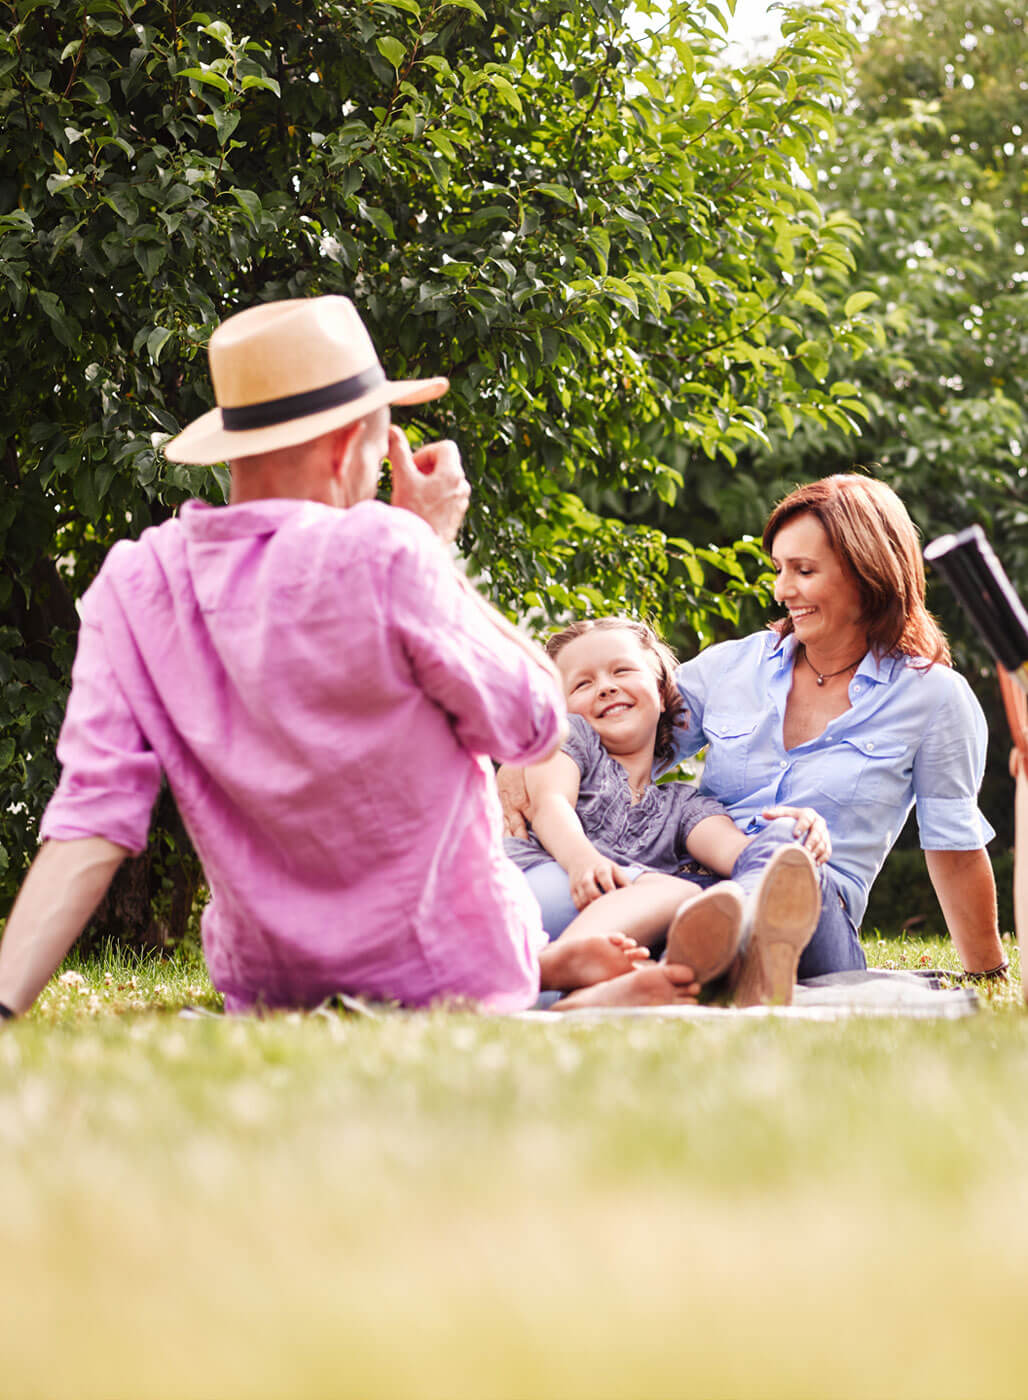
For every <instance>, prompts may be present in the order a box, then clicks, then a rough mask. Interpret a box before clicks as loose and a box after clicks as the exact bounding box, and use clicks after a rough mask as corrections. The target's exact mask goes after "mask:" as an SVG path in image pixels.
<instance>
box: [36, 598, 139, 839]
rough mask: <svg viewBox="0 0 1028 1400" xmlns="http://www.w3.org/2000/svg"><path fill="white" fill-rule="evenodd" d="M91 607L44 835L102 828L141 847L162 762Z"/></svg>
mask: <svg viewBox="0 0 1028 1400" xmlns="http://www.w3.org/2000/svg"><path fill="white" fill-rule="evenodd" d="M84 613H85V615H84V617H83V622H82V626H81V627H80V629H79V637H78V650H77V651H76V654H75V664H74V666H73V667H72V675H71V695H70V696H69V698H68V707H67V710H66V712H65V716H64V723H63V725H62V726H61V734H60V738H59V740H58V743H57V757H58V760H59V761H60V763H61V780H60V783H59V784H58V786H57V791H56V792H55V793H54V795H53V797H52V798H51V799H50V803H49V805H48V806H47V809H46V811H45V813H44V814H43V821H42V824H41V827H40V836H41V838H42V839H43V840H47V839H54V840H58V841H71V840H75V839H77V838H79V837H83V836H102V837H104V838H106V840H108V841H113V842H114V843H115V844H116V845H118V846H124V847H126V848H127V849H128V850H130V851H134V852H136V853H138V852H140V851H142V850H143V849H144V848H145V846H146V842H147V836H148V834H149V830H150V812H151V809H152V807H153V804H154V802H155V800H156V798H157V793H158V791H159V789H160V785H161V765H160V763H159V761H158V759H157V756H156V754H154V752H153V751H152V750H151V749H150V747H149V745H148V744H147V742H146V740H145V739H144V737H143V734H142V732H141V730H140V728H139V725H138V724H137V723H136V720H135V718H134V716H133V714H132V711H131V709H130V707H129V705H128V703H127V701H126V699H125V696H124V694H123V692H122V689H121V687H120V685H119V684H118V679H117V677H116V675H115V673H114V671H113V669H112V667H111V664H110V661H109V659H108V656H107V649H106V647H105V644H104V639H103V634H102V632H101V630H100V628H99V627H98V626H96V625H95V624H94V623H93V622H91V621H89V620H88V607H87V608H86V609H84Z"/></svg>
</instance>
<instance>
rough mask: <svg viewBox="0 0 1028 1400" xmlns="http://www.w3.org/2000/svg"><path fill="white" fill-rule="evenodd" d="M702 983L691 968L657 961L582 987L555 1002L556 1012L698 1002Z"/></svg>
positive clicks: (554, 1008)
mask: <svg viewBox="0 0 1028 1400" xmlns="http://www.w3.org/2000/svg"><path fill="white" fill-rule="evenodd" d="M699 994H700V984H699V983H698V982H697V981H695V980H694V978H693V973H692V968H690V967H683V966H682V965H681V964H680V963H654V964H653V966H652V967H640V968H637V969H636V970H635V971H634V972H626V973H625V974H624V975H623V976H622V977H614V978H612V979H611V980H610V981H607V982H598V983H597V984H596V985H595V986H594V987H582V988H581V989H580V990H579V991H577V992H572V993H571V995H570V996H566V997H562V998H561V1000H560V1001H558V1002H556V1003H555V1004H554V1007H553V1010H554V1011H575V1010H577V1009H578V1008H579V1007H582V1006H667V1005H669V1004H671V1003H675V1004H678V1005H682V1004H690V1003H695V1001H696V998H697V997H698V996H699Z"/></svg>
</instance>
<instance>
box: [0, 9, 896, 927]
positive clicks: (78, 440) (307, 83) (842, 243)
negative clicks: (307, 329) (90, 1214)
mask: <svg viewBox="0 0 1028 1400" xmlns="http://www.w3.org/2000/svg"><path fill="white" fill-rule="evenodd" d="M2 9H3V10H4V11H6V12H7V23H6V26H5V29H4V32H3V33H2V34H0V115H2V131H0V274H2V275H0V320H2V324H3V327H4V332H5V336H6V340H7V357H6V358H7V365H8V379H9V382H8V384H7V386H6V392H5V395H4V399H3V405H2V408H0V443H2V459H3V464H4V478H3V496H2V503H0V531H2V533H3V561H4V562H3V566H2V573H0V608H2V610H3V619H2V622H3V627H2V630H0V678H2V682H3V699H2V702H0V704H2V709H0V724H2V734H3V738H2V740H0V745H2V747H0V811H2V813H3V817H2V818H0V839H2V845H0V851H2V852H3V855H2V856H0V859H2V860H3V861H5V862H9V863H10V868H9V870H8V873H7V883H8V888H10V886H11V885H12V884H13V882H14V881H15V880H16V878H17V876H18V874H19V873H20V870H21V867H22V866H23V863H24V860H25V857H26V855H27V853H28V852H29V849H30V847H31V846H32V845H33V843H34V830H35V822H36V819H37V818H38V815H39V812H40V810H41V807H42V804H43V803H44V801H45V799H46V797H47V795H48V793H49V791H50V789H51V787H52V783H53V778H54V773H53V769H52V760H51V753H52V745H53V739H54V735H55V731H56V727H57V724H58V722H59V718H60V713H61V707H62V700H63V696H64V693H65V688H66V684H67V674H68V664H69V658H70V655H71V651H72V646H73V640H74V638H73V634H74V630H75V611H74V599H75V598H76V597H77V596H78V595H79V594H80V593H81V591H82V590H83V588H84V587H85V586H86V585H87V584H88V583H89V581H90V579H91V578H92V577H93V576H94V574H95V572H96V569H97V568H98V566H99V563H100V561H101V559H102V557H103V555H104V554H105V552H106V550H107V549H108V547H109V546H110V544H111V543H112V542H113V541H114V540H116V539H118V538H121V537H123V536H126V535H129V536H135V535H138V534H139V533H140V531H142V530H143V529H144V528H145V527H146V526H147V525H149V524H151V523H155V522H159V521H160V520H162V519H164V518H165V517H166V516H167V515H168V514H169V513H170V512H171V511H173V510H174V508H175V507H176V505H177V504H178V503H180V502H181V501H182V500H183V499H184V498H185V497H187V496H188V495H191V494H199V495H206V496H210V497H212V498H215V499H220V498H221V493H222V492H223V491H224V487H225V482H226V475H225V471H224V469H223V468H221V469H215V470H214V471H208V470H207V469H194V468H189V467H180V466H172V465H170V464H169V463H167V462H166V461H165V459H164V458H163V457H162V455H161V451H160V447H161V443H162V442H163V441H164V440H166V438H167V435H168V434H170V433H173V432H175V431H176V430H177V429H178V427H179V426H180V425H181V424H182V423H184V422H185V421H187V420H188V419H190V418H191V417H193V416H195V415H196V414H198V413H199V412H201V411H202V410H203V409H205V408H206V407H208V406H209V403H210V397H209V389H208V386H207V382H206V372H205V356H204V349H205V346H206V342H207V339H208V336H209V334H210V331H211V329H212V327H213V325H214V324H215V323H216V322H217V321H218V320H220V319H221V318H223V317H224V316H225V315H227V314H228V313H230V312H231V311H233V310H236V309H239V308H241V307H243V306H245V305H249V304H251V303H253V302H254V301H258V300H263V299H268V298H274V297H286V296H297V295H305V294H313V293H321V292H345V293H347V294H350V295H352V296H353V297H354V298H355V300H356V301H357V302H358V303H359V305H360V306H361V309H362V311H363V313H364V314H365V316H366V318H367V320H368V322H369V324H370V327H371V330H372V333H373V335H374V337H375V340H376V342H377V343H378V345H379V346H380V347H381V348H382V350H383V355H384V358H385V359H386V361H387V364H388V367H389V369H390V371H391V372H392V373H394V374H396V375H417V374H425V373H430V372H436V371H438V370H445V371H446V372H448V373H449V374H450V375H451V377H452V381H453V391H452V393H451V394H450V395H449V396H448V397H447V398H446V399H444V400H442V401H440V402H439V404H438V405H432V406H426V407H425V408H424V409H422V410H420V411H419V413H420V416H419V417H418V418H417V419H416V423H415V432H416V433H417V432H421V433H424V434H426V435H432V436H436V435H440V434H445V435H452V436H454V437H456V438H457V439H458V441H459V442H460V444H461V446H462V449H463V451H464V456H465V460H466V462H467V465H468V470H469V474H470V475H471V477H472V480H473V482H474V485H475V498H474V505H473V509H472V512H471V514H470V516H469V521H468V528H467V530H466V535H465V540H464V543H465V546H466V548H467V550H468V552H469V554H470V555H471V556H472V561H473V565H474V566H475V567H476V568H478V569H479V570H481V571H484V573H485V574H486V575H487V577H488V580H489V586H490V588H491V591H492V593H493V595H494V597H495V598H496V600H497V601H498V602H500V603H501V604H505V605H507V606H508V607H511V608H514V607H517V608H518V609H519V610H524V609H525V608H530V609H536V610H537V611H538V613H539V614H540V615H546V614H555V613H560V612H563V611H566V610H568V609H574V610H576V611H577V610H580V609H582V608H583V607H587V606H590V605H592V606H596V607H616V606H627V607H633V608H636V609H640V610H646V611H648V612H650V613H652V614H655V615H657V616H658V617H659V616H662V615H663V616H669V617H675V618H679V619H684V620H685V621H686V622H687V623H688V624H689V625H690V626H691V628H692V629H693V631H694V633H695V634H697V635H699V636H706V635H709V634H710V630H711V627H712V620H713V619H716V618H717V617H729V618H732V617H734V616H735V615H736V609H737V605H738V600H739V599H740V598H743V597H745V596H747V595H748V594H750V593H752V592H753V591H754V588H755V586H756V585H755V584H754V582H753V575H754V573H755V572H758V571H759V567H760V565H759V562H758V561H757V559H756V558H755V557H751V556H755V551H754V550H753V548H752V546H747V545H745V544H743V545H742V546H741V547H740V548H739V549H738V550H735V549H732V548H729V547H725V548H722V549H720V550H718V551H714V552H711V551H709V550H706V549H704V548H703V547H702V545H703V542H704V538H705V537H701V540H700V546H701V547H698V548H697V547H695V546H694V544H693V543H692V542H691V539H690V535H691V532H690V531H689V530H687V529H682V530H676V531H675V532H674V534H673V535H672V536H671V537H668V536H667V535H666V534H665V533H664V532H662V531H660V530H656V529H653V528H650V527H648V526H645V525H641V524H636V525H632V524H628V523H626V522H625V521H624V520H623V519H622V518H620V515H619V512H618V511H617V510H612V509H611V508H610V507H611V504H612V503H613V504H616V503H617V502H616V500H614V498H611V500H608V493H610V492H611V491H616V493H617V499H618V500H620V499H621V498H623V495H624V493H625V492H628V493H630V495H631V496H632V497H633V498H635V499H638V500H640V501H647V502H648V501H653V500H658V499H659V500H662V501H665V502H672V501H673V500H674V499H675V498H676V496H677V494H678V492H679V491H680V489H681V488H682V487H683V485H684V486H685V487H686V488H687V491H689V492H691V491H692V489H693V488H694V486H695V484H696V482H697V480H701V479H702V477H703V474H704V473H705V472H706V471H707V469H708V468H709V467H710V466H711V464H712V463H713V462H714V461H715V460H721V461H727V462H729V463H732V462H734V461H735V460H736V456H737V453H738V452H739V451H740V450H743V449H745V448H747V447H748V446H749V445H751V444H754V443H760V442H762V441H765V440H766V433H767V426H768V414H769V412H770V411H771V409H772V408H773V407H776V408H777V411H778V414H779V415H780V416H781V417H783V418H788V417H789V416H791V415H795V414H801V415H802V414H812V415H814V417H815V418H816V420H817V421H818V422H820V423H832V424H835V425H837V426H838V427H839V428H840V429H849V428H851V427H852V425H853V423H854V421H855V420H854V418H853V415H854V413H856V412H858V411H859V404H858V403H857V402H856V400H855V399H851V398H850V396H849V395H848V392H844V391H843V390H842V389H840V387H839V386H838V385H832V384H830V383H825V382H824V374H823V373H822V371H823V370H824V368H825V366H826V365H827V364H828V362H829V360H830V358H831V356H832V354H833V353H834V348H835V346H836V345H837V344H838V343H840V341H846V342H848V343H850V344H851V345H855V344H857V343H861V344H863V343H866V342H867V339H868V337H869V336H870V335H871V334H872V333H873V326H872V324H871V323H870V322H869V321H868V320H867V318H866V317H865V316H864V315H863V313H862V311H861V309H860V307H859V306H854V307H852V308H851V311H852V314H850V315H848V316H846V317H845V318H844V319H843V320H841V321H840V322H839V323H838V324H837V325H828V326H825V327H824V328H822V329H821V330H820V331H819V332H818V334H817V335H811V334H809V332H808V329H807V328H806V327H805V326H804V325H803V324H802V322H801V320H800V319H799V317H798V316H797V312H799V311H801V310H802V307H803V305H804V304H805V303H806V304H809V302H810V299H811V297H812V296H813V295H814V291H813V288H814V285H815V279H816V278H817V276H818V275H819V274H824V273H825V272H828V271H834V272H835V273H837V274H838V275H839V276H840V277H841V278H845V277H846V276H848V272H849V269H850V268H851V267H852V264H853V254H852V252H851V244H852V242H853V239H854V237H855V235H856V229H855V225H854V223H853V221H852V219H851V218H850V217H849V215H848V214H847V213H846V211H845V210H843V209H839V210H837V211H836V212H835V213H833V214H832V215H831V216H826V215H825V214H824V212H823V210H822V208H821V207H820V205H819V203H818V200H817V198H816V197H815V194H814V193H813V190H812V186H813V184H814V183H815V172H816V165H817V162H818V159H819V152H820V150H821V149H822V147H823V146H824V144H825V142H826V141H827V140H828V139H829V138H830V136H831V133H832V120H833V111H834V109H835V108H836V107H837V106H838V103H839V100H840V97H841V94H842V91H843V81H844V72H845V66H846V61H847V59H848V56H849V54H850V52H851V50H852V47H853V42H852V40H851V38H850V37H849V35H848V34H847V32H846V30H845V28H844V27H843V25H842V23H841V20H840V16H841V9H842V6H841V0H824V3H822V4H820V5H815V6H812V7H810V8H804V9H802V10H797V11H796V12H795V13H794V14H793V15H792V18H791V20H790V22H789V23H788V24H787V25H786V26H785V28H786V30H787V32H788V34H789V38H788V41H787V42H786V44H785V45H784V46H783V48H782V50H781V52H780V53H779V54H778V55H777V57H776V59H775V60H774V62H773V63H771V64H768V65H766V66H764V67H757V68H753V69H749V70H745V71H734V70H732V69H726V68H724V67H723V66H720V65H719V63H718V62H717V52H718V50H719V47H720V44H721V35H722V31H723V26H724V17H723V15H722V13H721V11H720V10H719V9H718V8H717V5H716V4H714V3H710V4H708V5H706V6H698V5H696V4H693V3H684V4H677V5H673V6H672V7H671V9H670V11H669V12H668V13H666V14H665V13H663V12H661V10H660V8H659V7H658V6H656V5H654V4H649V3H641V4H638V5H636V6H635V7H634V11H633V10H630V8H629V6H628V5H627V4H625V3H614V0H539V2H538V3H537V4H536V5H535V6H534V8H531V9H529V8H526V7H524V6H521V5H517V4H513V3H505V4H494V5H490V6H489V7H488V11H487V10H486V9H485V8H483V7H482V6H481V5H479V4H478V3H477V2H476V0H388V3H386V2H385V0H382V3H378V2H377V0H368V3H362V4H354V3H349V4H330V3H308V4H291V3H272V0H248V3H224V4H219V5H218V6H217V7H216V8H215V9H212V11H211V12H210V13H203V12H193V11H192V10H190V8H189V7H188V6H181V5H179V4H177V3H174V0H171V3H143V0H89V3H77V4H67V5H63V6H60V7H53V6H50V5H46V4H43V3H40V0H9V2H8V3H6V4H4V5H3V6H2ZM639 14H641V15H642V16H643V17H644V19H646V18H648V19H649V28H648V29H646V28H645V27H644V32H642V33H640V32H639V28H640V26H639V24H638V22H637V21H638V15H639ZM747 551H749V553H747ZM714 564H717V565H718V571H717V572H716V573H715V575H713V576H712V577H711V576H708V570H709V569H710V567H711V566H712V565H714ZM712 578H713V581H714V582H715V583H716V584H717V586H716V587H713V586H712ZM726 579H727V584H725V580H726ZM718 581H720V582H718ZM169 820H170V817H169ZM158 829H159V832H161V833H166V832H167V831H168V829H169V828H168V827H167V824H166V823H162V822H159V823H158ZM169 841H170V843H171V844H170V846H169V845H168V842H169ZM180 846H181V837H179V838H177V839H176V838H175V836H174V834H172V835H170V836H167V839H165V838H164V836H163V835H162V838H161V839H160V840H158V841H157V842H156V843H154V849H155V851H156V855H152V856H151V858H150V863H149V865H145V864H144V866H142V867H137V870H136V874H135V876H130V877H127V878H134V879H135V880H136V886H135V895H134V896H133V898H134V900H135V904H134V906H133V907H135V908H136V909H137V910H138V909H139V908H140V907H145V906H146V905H147V903H148V901H149V899H150V897H151V896H152V895H153V893H154V890H155V888H158V887H161V886H162V885H163V888H164V889H165V895H166V903H168V904H169V907H170V905H171V904H173V903H174V902H175V901H177V905H176V906H175V907H176V908H177V909H178V911H179V913H178V915H176V914H174V913H173V912H172V913H167V919H168V920H169V921H170V922H171V923H172V924H174V923H175V922H177V921H180V916H181V911H182V909H184V908H186V907H188V903H189V899H188V895H189V888H187V887H186V886H184V885H183V879H184V876H183V871H182V867H181V863H180V862H179V861H178V860H177V858H173V859H170V860H169V859H166V858H165V856H164V855H162V852H165V853H166V852H168V851H170V852H171V854H172V856H173V857H174V854H175V852H177V851H178V849H179V848H180ZM194 874H195V872H194ZM187 883H188V882H187ZM108 914H109V915H110V917H112V918H115V921H117V919H116V917H115V914H114V913H112V911H108ZM121 922H123V923H125V922H127V923H129V924H134V925H136V926H138V924H139V923H140V918H139V917H138V914H137V915H131V914H125V916H124V917H123V918H122V919H121Z"/></svg>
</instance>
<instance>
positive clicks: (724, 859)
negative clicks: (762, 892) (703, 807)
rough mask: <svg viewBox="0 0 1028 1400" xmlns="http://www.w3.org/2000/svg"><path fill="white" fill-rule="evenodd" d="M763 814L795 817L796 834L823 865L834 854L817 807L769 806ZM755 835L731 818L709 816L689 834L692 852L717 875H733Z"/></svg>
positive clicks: (772, 816) (768, 816) (689, 849)
mask: <svg viewBox="0 0 1028 1400" xmlns="http://www.w3.org/2000/svg"><path fill="white" fill-rule="evenodd" d="M763 816H764V817H766V818H767V820H768V821H773V820H774V819H775V818H776V817H792V818H793V819H794V820H795V823H796V825H795V826H794V827H793V835H794V836H795V837H796V840H797V841H799V842H800V844H801V845H803V846H806V848H807V850H808V851H809V852H810V854H811V855H812V856H813V857H814V859H815V860H816V861H817V863H818V865H822V864H823V863H824V862H825V861H826V860H827V859H828V857H829V856H830V855H831V854H832V843H831V839H830V838H829V835H828V828H827V826H826V825H825V821H824V818H823V817H822V816H820V815H819V814H818V813H817V812H815V811H814V809H813V807H768V808H767V809H766V810H765V811H764V813H763ZM752 839H753V838H752V837H750V836H744V835H743V834H742V832H741V831H740V830H739V828H738V827H737V826H736V824H735V822H733V821H732V819H731V817H705V818H704V819H703V821H701V822H697V823H696V825H695V826H694V827H693V829H692V831H690V832H689V835H688V836H687V837H686V840H685V845H686V849H687V850H688V852H689V854H690V855H691V856H692V857H693V859H694V860H698V861H699V862H700V863H701V865H705V866H706V867H707V869H708V870H713V871H714V873H715V874H717V875H731V873H732V866H733V865H734V864H735V862H736V860H737V859H738V858H739V854H740V852H741V851H742V848H743V847H744V846H745V845H747V844H748V843H749V842H750V841H751V840H752Z"/></svg>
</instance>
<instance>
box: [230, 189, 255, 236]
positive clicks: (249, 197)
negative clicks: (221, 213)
mask: <svg viewBox="0 0 1028 1400" xmlns="http://www.w3.org/2000/svg"><path fill="white" fill-rule="evenodd" d="M229 194H230V195H232V196H233V198H234V199H235V201H236V203H237V204H238V205H239V207H240V208H241V209H245V210H246V212H247V214H249V216H250V222H251V223H252V224H254V226H256V225H257V223H258V222H259V220H260V217H261V214H262V212H263V210H262V207H261V201H260V198H259V196H258V195H256V194H255V193H254V191H253V190H241V189H239V188H238V186H236V185H233V186H232V188H231V189H230V190H229Z"/></svg>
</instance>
